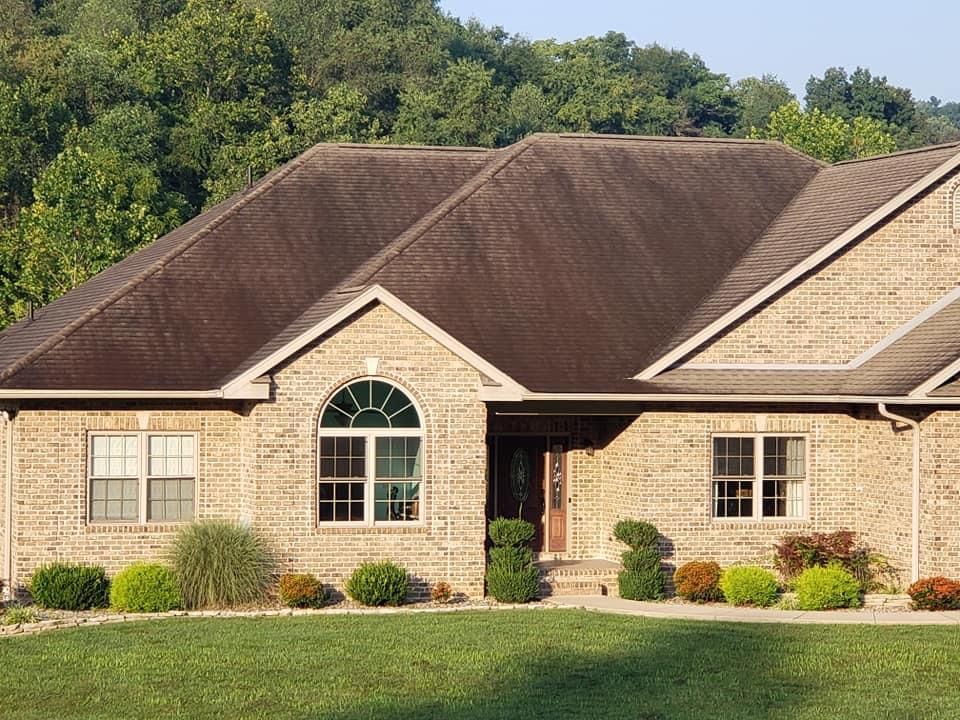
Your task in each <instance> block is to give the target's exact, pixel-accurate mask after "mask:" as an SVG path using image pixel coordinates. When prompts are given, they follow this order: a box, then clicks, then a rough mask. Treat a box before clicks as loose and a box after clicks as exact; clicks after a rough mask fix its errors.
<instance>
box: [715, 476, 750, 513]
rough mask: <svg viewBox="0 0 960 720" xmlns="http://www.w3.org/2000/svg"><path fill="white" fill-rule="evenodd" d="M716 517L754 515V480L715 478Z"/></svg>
mask: <svg viewBox="0 0 960 720" xmlns="http://www.w3.org/2000/svg"><path fill="white" fill-rule="evenodd" d="M713 516H714V517H752V516H753V481H752V480H714V481H713Z"/></svg>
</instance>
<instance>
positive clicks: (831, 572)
mask: <svg viewBox="0 0 960 720" xmlns="http://www.w3.org/2000/svg"><path fill="white" fill-rule="evenodd" d="M795 588H796V591H797V607H799V608H800V609H801V610H830V609H833V608H846V607H859V606H860V583H859V582H857V579H856V578H855V577H854V576H853V575H852V574H851V573H850V572H849V571H848V570H845V569H844V568H843V567H842V566H841V565H839V564H831V565H827V566H826V567H809V568H807V569H806V570H804V571H803V572H801V573H800V575H798V576H797V582H796V584H795Z"/></svg>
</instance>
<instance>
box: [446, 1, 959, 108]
mask: <svg viewBox="0 0 960 720" xmlns="http://www.w3.org/2000/svg"><path fill="white" fill-rule="evenodd" d="M440 5H441V7H442V8H443V9H444V10H445V11H447V12H448V13H450V14H451V15H454V16H456V17H459V18H460V19H462V20H467V19H469V18H471V17H475V18H477V19H478V20H480V21H481V22H482V23H484V24H485V25H501V26H502V27H503V28H504V29H505V30H507V31H508V32H511V33H518V34H520V35H524V36H526V37H528V38H531V39H541V38H556V39H557V40H573V39H575V38H578V37H583V36H585V35H602V34H604V33H605V32H607V31H608V30H616V31H618V32H622V33H624V34H625V35H626V36H627V37H628V38H630V39H631V40H633V41H634V42H636V43H637V44H639V45H649V44H651V43H659V44H660V45H664V46H666V47H671V48H677V49H682V50H686V51H687V52H690V53H696V54H698V55H699V56H700V57H701V58H703V60H704V62H706V63H707V65H708V66H709V67H710V69H711V70H713V71H714V72H723V73H726V74H727V75H729V76H730V77H731V78H732V79H733V80H738V79H740V78H742V77H747V76H749V75H761V74H763V73H774V74H775V75H777V76H778V77H780V78H781V79H782V80H784V81H786V83H787V84H788V85H789V86H790V87H791V89H792V90H793V91H794V92H795V93H796V94H797V96H798V97H799V98H800V99H801V100H802V99H803V89H804V85H805V84H806V82H807V78H809V77H810V75H818V76H821V75H823V71H824V70H825V69H827V68H828V67H832V66H836V65H839V66H842V67H845V68H846V69H847V70H848V71H853V69H854V68H856V67H857V66H858V65H860V66H862V67H867V68H869V69H870V70H871V71H872V72H873V73H874V74H876V75H886V76H887V79H888V80H889V81H890V82H891V83H893V84H894V85H900V86H902V87H907V88H909V89H911V90H912V91H913V94H914V97H916V98H918V99H921V100H926V99H927V98H929V97H930V96H931V95H936V96H937V97H939V98H940V99H942V100H960V2H957V1H956V0H954V1H953V2H948V1H947V0H942V1H941V2H931V1H930V0H913V1H910V0H906V1H904V0H900V2H896V3H893V2H888V1H885V0H875V1H874V2H862V1H860V0H857V1H851V0H833V1H832V2H824V1H823V0H806V1H805V0H792V2H788V3H781V2H777V0H766V1H765V2H756V1H755V0H749V1H748V2H739V1H738V0H733V2H723V0H714V1H713V2H701V1H700V0H666V1H664V0H659V1H658V2H642V1H638V0H621V1H620V2H611V1H610V0H586V1H585V2H583V1H581V2H568V1H566V0H554V1H553V2H550V1H549V0H440Z"/></svg>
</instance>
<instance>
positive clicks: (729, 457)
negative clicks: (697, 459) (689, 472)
mask: <svg viewBox="0 0 960 720" xmlns="http://www.w3.org/2000/svg"><path fill="white" fill-rule="evenodd" d="M711 464H712V473H713V480H712V493H711V500H712V503H711V505H712V507H711V510H712V515H713V517H714V518H721V519H725V518H739V519H752V520H761V519H798V518H802V517H803V514H804V507H805V505H804V490H805V486H806V438H805V437H804V436H797V435H717V436H714V437H713V438H712V462H711ZM755 498H759V500H760V502H759V503H757V502H755V500H754V499H755Z"/></svg>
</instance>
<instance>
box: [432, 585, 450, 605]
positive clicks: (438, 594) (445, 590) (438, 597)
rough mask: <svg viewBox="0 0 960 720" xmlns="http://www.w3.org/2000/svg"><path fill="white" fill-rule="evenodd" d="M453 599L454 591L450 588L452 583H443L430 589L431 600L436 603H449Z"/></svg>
mask: <svg viewBox="0 0 960 720" xmlns="http://www.w3.org/2000/svg"><path fill="white" fill-rule="evenodd" d="M452 597H453V589H452V588H451V587H450V583H445V582H442V581H441V582H438V583H437V584H436V585H434V586H433V587H432V588H430V599H431V600H433V601H434V602H435V603H448V602H450V598H452Z"/></svg>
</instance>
